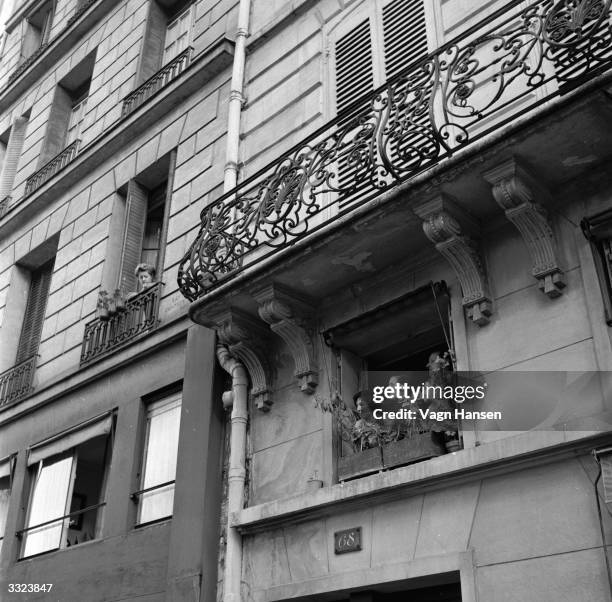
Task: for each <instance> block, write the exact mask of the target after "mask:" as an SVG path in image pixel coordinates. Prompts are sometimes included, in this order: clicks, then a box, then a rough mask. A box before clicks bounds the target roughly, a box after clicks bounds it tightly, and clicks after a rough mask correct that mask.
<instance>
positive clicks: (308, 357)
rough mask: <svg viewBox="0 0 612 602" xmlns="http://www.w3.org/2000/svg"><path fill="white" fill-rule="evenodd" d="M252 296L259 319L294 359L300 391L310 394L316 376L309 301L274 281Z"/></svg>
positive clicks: (313, 387)
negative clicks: (283, 344)
mask: <svg viewBox="0 0 612 602" xmlns="http://www.w3.org/2000/svg"><path fill="white" fill-rule="evenodd" d="M253 297H254V298H255V300H256V301H257V303H258V304H259V315H260V317H261V319H262V320H263V321H264V322H267V323H268V324H269V325H270V329H271V330H272V331H273V332H275V333H276V334H277V335H278V336H280V337H281V338H282V339H283V340H284V341H285V343H286V344H287V347H288V348H289V351H290V352H291V355H292V356H293V360H294V362H295V377H296V378H297V380H298V384H299V387H300V390H301V391H302V392H304V393H308V394H312V393H314V390H315V388H316V386H317V384H318V383H319V378H318V368H317V365H316V362H315V359H314V346H313V343H312V338H311V337H310V336H309V334H308V333H309V331H311V332H312V328H309V322H310V321H311V319H312V315H313V306H312V304H311V303H309V302H308V301H307V300H305V299H304V298H302V297H300V296H299V295H297V294H295V293H293V292H291V291H290V290H288V289H286V288H284V287H281V286H279V285H278V284H270V285H269V286H266V287H265V288H263V289H260V290H258V291H255V292H254V293H253Z"/></svg>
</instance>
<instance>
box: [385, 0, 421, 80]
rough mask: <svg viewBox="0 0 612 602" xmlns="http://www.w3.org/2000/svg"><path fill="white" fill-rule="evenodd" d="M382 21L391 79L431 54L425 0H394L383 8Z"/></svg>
mask: <svg viewBox="0 0 612 602" xmlns="http://www.w3.org/2000/svg"><path fill="white" fill-rule="evenodd" d="M382 25H383V39H384V45H385V72H386V75H387V79H389V78H391V77H393V76H394V75H395V74H396V73H398V72H399V71H401V70H402V69H403V68H404V67H406V66H408V65H409V64H410V63H412V62H413V61H416V60H418V59H420V58H422V57H424V56H427V25H426V23H425V7H424V6H423V2H422V1H421V0H418V1H415V0H412V1H411V2H407V1H406V0H394V1H393V2H390V3H389V4H387V5H386V6H385V7H384V8H383V12H382Z"/></svg>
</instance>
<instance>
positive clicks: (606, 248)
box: [580, 209, 612, 326]
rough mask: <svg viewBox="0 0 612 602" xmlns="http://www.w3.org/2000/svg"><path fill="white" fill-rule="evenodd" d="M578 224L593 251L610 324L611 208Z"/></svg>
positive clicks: (611, 308) (611, 301)
mask: <svg viewBox="0 0 612 602" xmlns="http://www.w3.org/2000/svg"><path fill="white" fill-rule="evenodd" d="M580 226H581V228H582V232H583V233H584V235H585V237H586V238H587V240H588V241H589V243H590V244H591V249H592V251H593V260H594V262H595V270H596V272H597V277H598V279H599V284H600V287H601V292H602V296H603V304H604V315H605V320H606V324H607V325H608V326H612V209H608V210H606V211H602V212H601V213H597V214H596V215H593V216H592V217H587V218H584V219H583V220H582V222H581V223H580Z"/></svg>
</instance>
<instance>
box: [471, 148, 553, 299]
mask: <svg viewBox="0 0 612 602" xmlns="http://www.w3.org/2000/svg"><path fill="white" fill-rule="evenodd" d="M483 176H484V179H485V180H486V181H487V182H488V183H489V184H491V186H492V191H493V197H494V198H495V200H496V201H497V204H498V205H499V206H500V207H501V208H502V209H503V210H504V212H505V214H506V217H507V218H508V219H509V220H510V221H511V222H512V223H513V224H514V226H515V227H516V229H517V230H518V231H519V232H520V234H521V236H522V237H523V240H524V241H525V245H526V246H527V250H528V251H529V255H530V256H531V263H532V266H533V267H532V271H531V273H532V274H533V276H534V277H535V278H536V279H537V280H538V286H539V287H540V290H541V291H542V292H543V293H544V294H545V295H547V296H548V297H550V298H551V299H553V298H555V297H559V296H560V295H561V292H562V289H563V288H565V281H564V279H563V272H562V271H561V268H560V267H559V263H558V261H557V252H556V244H555V238H554V235H553V231H552V228H551V226H550V223H549V221H548V216H547V214H546V209H544V207H543V206H542V205H541V204H540V203H539V202H537V201H538V200H539V199H542V198H545V197H546V196H548V195H547V193H546V191H545V190H544V189H543V188H542V187H541V186H540V185H539V184H538V183H537V182H536V180H535V179H534V178H533V177H532V176H530V175H529V173H528V172H527V171H526V170H525V169H524V168H523V167H522V166H521V165H520V164H518V163H517V162H516V161H515V160H514V159H510V160H508V161H505V162H504V163H502V164H500V165H498V166H497V167H495V168H493V169H491V170H489V171H487V172H486V173H484V174H483Z"/></svg>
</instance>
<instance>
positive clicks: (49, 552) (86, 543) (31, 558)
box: [17, 537, 104, 563]
mask: <svg viewBox="0 0 612 602" xmlns="http://www.w3.org/2000/svg"><path fill="white" fill-rule="evenodd" d="M102 541H104V538H103V537H99V538H96V539H90V540H89V541H84V542H83V543H79V544H76V545H73V546H68V547H66V548H55V549H53V550H47V551H46V552H40V553H39V554H33V555H32V556H26V557H25V558H18V559H17V562H18V563H23V562H29V561H35V560H37V559H38V558H43V557H44V558H49V557H51V556H52V555H55V554H61V553H62V552H69V551H70V550H77V549H78V550H82V549H83V548H84V547H87V546H89V545H91V544H98V543H100V542H102Z"/></svg>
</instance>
